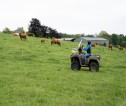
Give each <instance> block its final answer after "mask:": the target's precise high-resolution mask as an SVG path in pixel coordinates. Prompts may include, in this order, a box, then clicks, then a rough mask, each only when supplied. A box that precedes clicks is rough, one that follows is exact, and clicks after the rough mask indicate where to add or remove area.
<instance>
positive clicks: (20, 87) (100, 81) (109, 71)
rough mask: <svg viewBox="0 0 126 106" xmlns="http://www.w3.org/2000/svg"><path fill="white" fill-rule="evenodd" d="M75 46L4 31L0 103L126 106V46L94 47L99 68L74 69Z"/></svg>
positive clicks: (0, 44)
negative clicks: (72, 65)
mask: <svg viewBox="0 0 126 106" xmlns="http://www.w3.org/2000/svg"><path fill="white" fill-rule="evenodd" d="M77 45H78V43H75V42H65V41H61V47H60V46H58V45H51V44H50V39H46V42H45V44H41V43H40V38H34V37H28V38H27V40H22V41H21V40H20V39H19V37H18V36H12V35H9V34H0V106H126V49H124V51H119V50H118V49H117V48H114V50H112V51H111V50H109V49H108V48H107V47H101V46H96V47H95V48H92V54H99V55H101V63H100V69H99V72H90V71H89V70H88V68H81V70H80V71H72V70H71V68H70V66H71V63H70V60H69V57H70V54H71V50H72V48H74V47H77ZM85 45H86V44H85ZM85 45H84V46H85Z"/></svg>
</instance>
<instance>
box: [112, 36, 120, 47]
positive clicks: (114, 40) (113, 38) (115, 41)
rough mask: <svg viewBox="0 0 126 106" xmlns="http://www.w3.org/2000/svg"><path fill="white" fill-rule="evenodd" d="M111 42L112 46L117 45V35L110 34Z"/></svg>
mask: <svg viewBox="0 0 126 106" xmlns="http://www.w3.org/2000/svg"><path fill="white" fill-rule="evenodd" d="M111 40H112V44H114V45H118V44H119V39H118V35H117V34H112V35H111Z"/></svg>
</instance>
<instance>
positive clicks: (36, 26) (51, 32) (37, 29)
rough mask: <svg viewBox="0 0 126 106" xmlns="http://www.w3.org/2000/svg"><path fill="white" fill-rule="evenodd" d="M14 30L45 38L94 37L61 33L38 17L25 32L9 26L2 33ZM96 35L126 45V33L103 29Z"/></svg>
mask: <svg viewBox="0 0 126 106" xmlns="http://www.w3.org/2000/svg"><path fill="white" fill-rule="evenodd" d="M13 32H20V33H33V34H34V36H35V37H45V38H53V37H54V38H75V39H77V38H79V37H85V36H86V37H94V35H93V34H88V35H85V34H84V33H83V34H67V33H59V32H58V31H57V30H56V29H53V28H51V27H49V26H46V25H41V22H40V21H39V20H38V19H37V18H32V19H31V21H30V24H29V26H28V31H27V32H25V30H24V29H23V27H19V28H17V29H16V30H14V31H11V30H10V29H9V28H5V29H4V30H3V31H2V33H8V34H11V33H13ZM95 36H96V35H95ZM96 37H102V38H105V39H108V40H109V43H110V44H113V45H120V46H123V47H126V35H124V34H115V33H113V34H108V33H107V32H106V31H101V32H100V33H99V34H97V36H96Z"/></svg>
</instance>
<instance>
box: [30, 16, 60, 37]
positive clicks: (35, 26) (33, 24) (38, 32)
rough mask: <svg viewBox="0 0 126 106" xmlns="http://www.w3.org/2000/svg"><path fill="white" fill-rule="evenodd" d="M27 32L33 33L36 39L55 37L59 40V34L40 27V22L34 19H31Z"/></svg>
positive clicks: (50, 29)
mask: <svg viewBox="0 0 126 106" xmlns="http://www.w3.org/2000/svg"><path fill="white" fill-rule="evenodd" d="M28 29H29V32H30V33H33V34H34V35H35V36H36V37H46V38H48V37H55V38H60V37H61V36H60V35H59V33H58V32H57V31H56V30H55V29H52V28H51V27H48V26H45V25H41V23H40V21H39V20H38V19H36V18H32V20H31V21H30V25H29V28H28Z"/></svg>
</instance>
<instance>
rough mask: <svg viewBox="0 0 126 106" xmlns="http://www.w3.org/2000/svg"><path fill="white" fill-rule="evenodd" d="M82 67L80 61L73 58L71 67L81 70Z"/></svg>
mask: <svg viewBox="0 0 126 106" xmlns="http://www.w3.org/2000/svg"><path fill="white" fill-rule="evenodd" d="M80 68H81V66H80V63H79V62H78V61H77V60H73V61H72V63H71V69H72V70H80Z"/></svg>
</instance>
